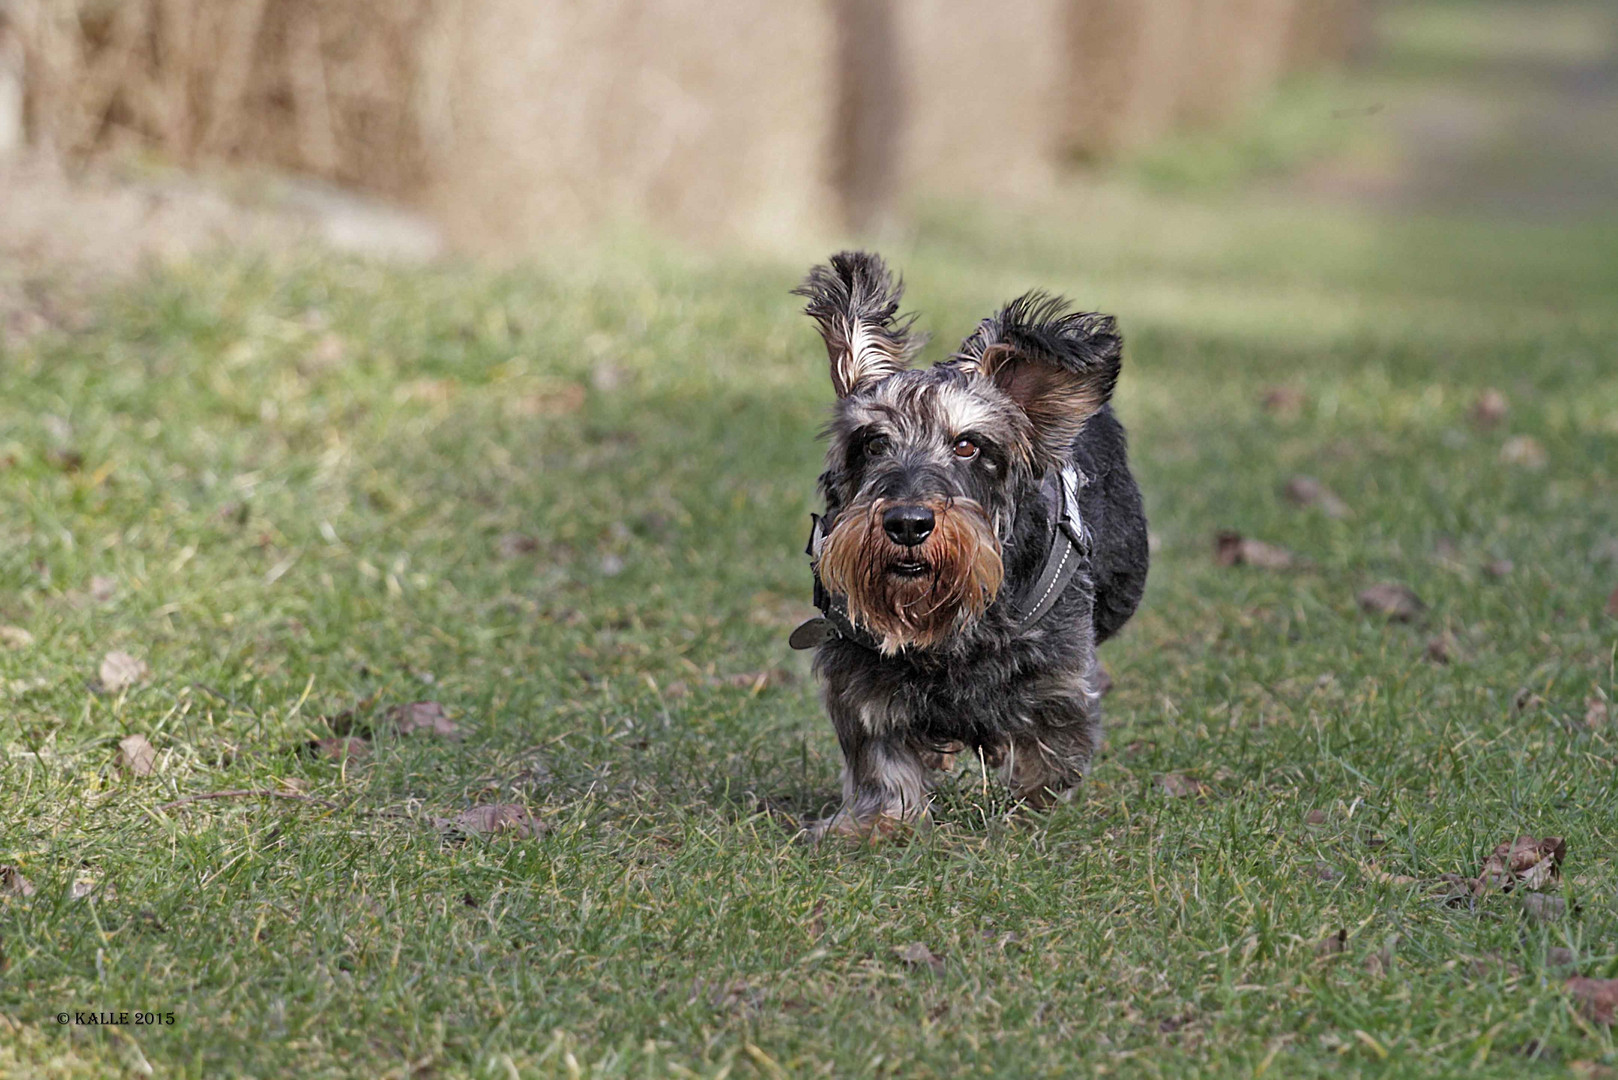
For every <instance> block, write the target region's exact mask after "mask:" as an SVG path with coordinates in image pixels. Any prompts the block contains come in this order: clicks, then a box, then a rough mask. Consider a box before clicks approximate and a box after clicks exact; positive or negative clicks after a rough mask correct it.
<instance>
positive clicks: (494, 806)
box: [436, 803, 550, 840]
mask: <svg viewBox="0 0 1618 1080" xmlns="http://www.w3.org/2000/svg"><path fill="white" fill-rule="evenodd" d="M436 822H437V824H438V825H439V827H440V828H445V829H447V830H449V831H453V832H463V833H468V834H471V835H476V836H492V835H504V834H506V833H510V834H511V835H513V836H515V837H516V838H517V839H519V840H527V839H528V838H529V837H532V836H540V835H543V834H544V833H547V832H550V826H549V825H546V824H545V823H544V822H543V821H540V820H539V819H538V818H536V817H534V815H533V814H531V813H529V812H528V808H527V807H526V806H519V805H517V804H516V803H486V804H484V805H483V806H474V807H472V809H470V810H465V811H462V812H461V813H460V814H458V815H456V816H455V818H453V819H443V818H439V819H436Z"/></svg>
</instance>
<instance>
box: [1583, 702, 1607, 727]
mask: <svg viewBox="0 0 1618 1080" xmlns="http://www.w3.org/2000/svg"><path fill="white" fill-rule="evenodd" d="M1611 717H1612V709H1611V708H1610V707H1609V706H1608V705H1607V703H1606V702H1605V701H1602V700H1601V699H1600V698H1598V697H1592V698H1585V699H1584V726H1585V727H1587V728H1589V729H1590V730H1591V731H1599V730H1600V729H1602V728H1604V727H1606V726H1607V724H1608V723H1609V722H1610V720H1611Z"/></svg>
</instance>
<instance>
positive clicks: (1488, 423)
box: [1472, 388, 1510, 428]
mask: <svg viewBox="0 0 1618 1080" xmlns="http://www.w3.org/2000/svg"><path fill="white" fill-rule="evenodd" d="M1509 411H1510V405H1509V404H1508V403H1507V402H1506V395H1504V394H1502V393H1501V392H1500V391H1498V390H1495V389H1492V388H1491V389H1488V390H1485V391H1483V392H1482V393H1481V394H1479V395H1478V397H1477V400H1476V401H1474V402H1473V403H1472V422H1473V423H1474V424H1476V425H1477V426H1478V427H1480V428H1492V427H1494V426H1496V425H1497V424H1499V423H1500V421H1502V420H1504V419H1505V418H1506V413H1507V412H1509Z"/></svg>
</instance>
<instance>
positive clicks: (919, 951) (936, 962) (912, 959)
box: [893, 941, 944, 975]
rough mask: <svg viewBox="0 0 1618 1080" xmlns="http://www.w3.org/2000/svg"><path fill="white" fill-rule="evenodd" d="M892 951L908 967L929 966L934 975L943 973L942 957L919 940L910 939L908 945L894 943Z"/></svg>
mask: <svg viewBox="0 0 1618 1080" xmlns="http://www.w3.org/2000/svg"><path fill="white" fill-rule="evenodd" d="M893 952H894V955H895V956H897V957H898V958H899V959H900V960H902V961H904V963H905V964H907V965H909V966H910V967H913V968H923V967H924V968H929V969H931V970H932V972H933V974H935V975H942V974H943V973H944V958H943V957H941V956H938V955H937V954H935V953H934V952H933V951H932V950H931V949H929V948H928V947H927V946H926V945H923V944H922V943H921V942H919V941H912V942H911V943H910V944H909V945H903V946H897V945H896V946H894V949H893Z"/></svg>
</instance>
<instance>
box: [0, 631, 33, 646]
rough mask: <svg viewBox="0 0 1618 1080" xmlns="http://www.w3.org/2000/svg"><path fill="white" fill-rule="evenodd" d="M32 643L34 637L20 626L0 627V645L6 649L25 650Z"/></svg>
mask: <svg viewBox="0 0 1618 1080" xmlns="http://www.w3.org/2000/svg"><path fill="white" fill-rule="evenodd" d="M33 643H34V635H33V634H30V633H29V632H28V631H26V630H24V629H23V628H22V627H20V626H0V645H4V646H5V647H6V648H8V649H26V648H28V646H30V645H32V644H33Z"/></svg>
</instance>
